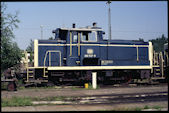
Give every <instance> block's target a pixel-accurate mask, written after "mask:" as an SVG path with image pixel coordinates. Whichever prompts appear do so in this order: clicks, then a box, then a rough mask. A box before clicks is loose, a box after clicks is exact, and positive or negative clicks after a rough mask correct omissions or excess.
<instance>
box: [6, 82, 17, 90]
mask: <svg viewBox="0 0 169 113" xmlns="http://www.w3.org/2000/svg"><path fill="white" fill-rule="evenodd" d="M7 90H8V91H15V90H16V86H15V83H13V82H11V83H9V84H8V86H7Z"/></svg>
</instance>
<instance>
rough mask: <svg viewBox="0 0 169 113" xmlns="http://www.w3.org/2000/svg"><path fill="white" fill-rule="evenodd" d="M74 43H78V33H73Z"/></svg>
mask: <svg viewBox="0 0 169 113" xmlns="http://www.w3.org/2000/svg"><path fill="white" fill-rule="evenodd" d="M73 42H77V32H74V33H73Z"/></svg>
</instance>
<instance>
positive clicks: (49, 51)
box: [43, 50, 61, 77]
mask: <svg viewBox="0 0 169 113" xmlns="http://www.w3.org/2000/svg"><path fill="white" fill-rule="evenodd" d="M51 52H56V53H57V52H58V53H59V56H60V66H61V52H60V51H59V50H48V51H46V54H45V58H44V64H43V77H48V76H46V75H45V68H46V67H45V62H46V57H47V54H48V53H49V59H51V56H50V55H51ZM50 66H51V65H50Z"/></svg>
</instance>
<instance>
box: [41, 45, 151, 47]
mask: <svg viewBox="0 0 169 113" xmlns="http://www.w3.org/2000/svg"><path fill="white" fill-rule="evenodd" d="M38 46H70V44H38ZM71 46H78V44H71ZM80 46H121V47H149V45H120V44H80Z"/></svg>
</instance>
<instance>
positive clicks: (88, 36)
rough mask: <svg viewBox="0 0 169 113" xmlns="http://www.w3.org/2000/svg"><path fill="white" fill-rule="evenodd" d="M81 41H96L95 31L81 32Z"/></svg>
mask: <svg viewBox="0 0 169 113" xmlns="http://www.w3.org/2000/svg"><path fill="white" fill-rule="evenodd" d="M81 40H82V41H83V42H96V41H97V35H96V32H95V31H92V32H91V31H90V32H89V31H88V32H82V38H81Z"/></svg>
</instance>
